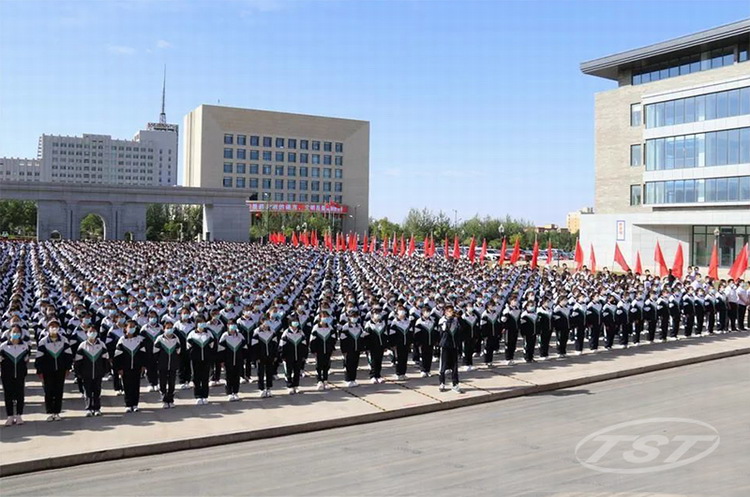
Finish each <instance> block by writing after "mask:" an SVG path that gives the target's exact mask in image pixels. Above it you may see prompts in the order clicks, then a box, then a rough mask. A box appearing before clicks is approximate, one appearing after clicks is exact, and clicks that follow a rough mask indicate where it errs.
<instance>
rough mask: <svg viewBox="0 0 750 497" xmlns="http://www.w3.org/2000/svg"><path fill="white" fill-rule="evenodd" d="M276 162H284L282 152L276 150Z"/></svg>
mask: <svg viewBox="0 0 750 497" xmlns="http://www.w3.org/2000/svg"><path fill="white" fill-rule="evenodd" d="M276 162H284V152H276Z"/></svg>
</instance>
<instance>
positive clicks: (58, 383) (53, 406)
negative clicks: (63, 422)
mask: <svg viewBox="0 0 750 497" xmlns="http://www.w3.org/2000/svg"><path fill="white" fill-rule="evenodd" d="M42 384H43V385H44V407H45V408H46V409H47V414H60V412H62V400H63V390H64V388H65V371H63V370H59V371H53V372H50V373H46V374H45V375H44V380H43V381H42Z"/></svg>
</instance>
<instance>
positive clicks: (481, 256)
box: [479, 238, 487, 263]
mask: <svg viewBox="0 0 750 497" xmlns="http://www.w3.org/2000/svg"><path fill="white" fill-rule="evenodd" d="M485 257H487V239H486V238H482V251H481V252H479V262H480V263H482V262H484V258H485Z"/></svg>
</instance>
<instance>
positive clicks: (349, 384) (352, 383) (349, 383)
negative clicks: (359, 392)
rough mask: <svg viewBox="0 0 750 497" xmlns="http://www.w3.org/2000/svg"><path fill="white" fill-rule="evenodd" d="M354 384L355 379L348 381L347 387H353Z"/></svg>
mask: <svg viewBox="0 0 750 497" xmlns="http://www.w3.org/2000/svg"><path fill="white" fill-rule="evenodd" d="M353 386H354V382H353V381H347V382H346V387H347V388H352V387H353Z"/></svg>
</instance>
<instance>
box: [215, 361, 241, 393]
mask: <svg viewBox="0 0 750 497" xmlns="http://www.w3.org/2000/svg"><path fill="white" fill-rule="evenodd" d="M215 367H218V368H219V370H221V365H220V364H219V365H217V366H215ZM224 374H225V375H226V377H227V378H226V379H227V384H226V385H225V387H224V391H225V392H226V394H227V395H232V394H236V393H239V391H240V376H242V363H241V362H240V363H237V364H236V365H234V366H232V365H230V364H225V365H224Z"/></svg>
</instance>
